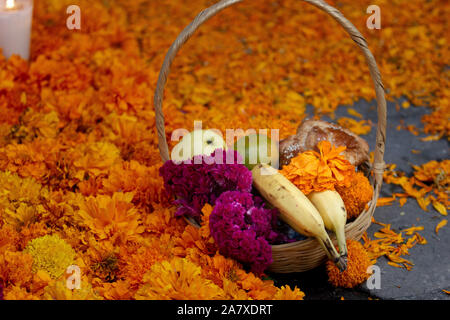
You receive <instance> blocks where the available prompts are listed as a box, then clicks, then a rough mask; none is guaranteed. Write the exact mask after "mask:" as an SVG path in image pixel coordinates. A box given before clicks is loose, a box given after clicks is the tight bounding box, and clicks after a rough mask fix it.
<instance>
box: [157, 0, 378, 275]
mask: <svg viewBox="0 0 450 320" xmlns="http://www.w3.org/2000/svg"><path fill="white" fill-rule="evenodd" d="M241 1H242V0H222V1H219V2H217V3H216V4H214V5H212V6H211V7H209V8H207V9H205V10H203V11H202V12H200V13H199V14H198V15H197V17H196V18H195V19H194V20H193V21H192V22H191V23H190V24H189V25H188V26H187V27H186V28H185V29H184V30H183V31H182V32H181V33H180V34H179V35H178V37H177V38H176V40H175V41H174V42H173V44H172V46H171V47H170V49H169V51H168V52H167V54H166V57H165V60H164V62H163V65H162V67H161V71H160V74H159V78H158V82H157V85H156V90H155V97H154V104H155V117H156V129H157V134H158V142H159V151H160V154H161V158H162V160H163V162H165V161H167V160H169V150H168V145H167V140H166V133H165V127H164V115H163V113H162V97H163V93H164V87H165V84H166V82H167V75H168V73H169V71H170V66H171V65H172V62H173V59H174V58H175V56H176V54H177V53H178V51H179V50H180V48H181V47H182V45H183V44H184V43H185V42H186V41H187V40H188V39H189V38H190V37H191V36H192V34H193V33H194V32H195V31H196V30H197V28H198V27H199V26H200V25H202V24H203V23H204V22H205V21H207V20H208V19H210V18H211V17H212V16H214V15H215V14H217V13H219V12H220V11H222V10H223V9H225V8H227V7H229V6H231V5H233V4H235V3H239V2H241ZM303 1H305V2H307V3H310V4H312V5H314V6H316V7H317V8H319V9H321V10H323V11H325V12H326V13H328V14H329V15H331V16H332V17H333V18H334V19H335V20H336V21H337V22H338V23H339V24H341V25H342V27H343V28H344V29H345V30H346V31H347V32H348V34H349V35H350V37H351V38H352V39H353V40H354V41H355V42H356V44H357V45H358V46H359V48H360V49H361V50H362V52H363V54H364V56H365V58H366V62H367V64H368V66H369V70H370V75H371V77H372V80H373V83H374V87H375V92H376V100H377V108H378V124H377V134H376V145H375V150H374V162H373V163H372V164H371V165H370V168H369V169H368V170H369V172H370V173H371V183H372V186H373V188H374V193H373V197H372V200H371V201H370V202H369V206H368V209H367V210H365V211H364V212H363V213H361V214H360V215H359V217H358V218H357V219H356V220H354V221H353V222H351V223H348V224H347V225H346V227H345V233H346V237H347V239H354V240H359V239H360V238H361V236H362V235H363V233H364V232H365V231H366V230H367V228H368V227H369V226H370V224H371V222H372V216H373V213H374V211H375V207H376V203H377V199H378V195H379V192H380V188H381V184H382V182H383V171H384V168H385V163H384V161H383V156H384V148H385V141H386V140H385V131H386V100H385V96H384V88H383V84H382V82H381V77H380V73H379V70H378V67H377V64H376V62H375V59H374V57H373V55H372V53H371V52H370V50H369V49H368V47H367V43H366V40H365V39H364V37H363V36H362V35H361V33H360V32H359V31H358V30H357V29H356V28H355V27H354V26H353V24H352V23H351V22H349V21H348V20H347V19H346V18H345V17H344V16H343V15H342V14H341V13H340V12H339V11H338V10H337V9H335V8H334V7H332V6H330V5H328V4H327V3H325V2H324V1H323V0H303ZM187 220H188V222H189V223H191V224H193V225H197V224H196V222H195V221H193V220H189V219H187ZM197 226H198V225H197ZM331 239H332V240H333V241H334V242H335V243H336V239H335V238H334V236H333V235H331ZM272 256H273V263H272V264H271V265H270V267H269V269H268V271H270V272H275V273H290V272H303V271H307V270H310V269H313V268H315V267H317V266H319V265H321V264H322V263H324V262H325V261H326V260H327V256H326V254H325V252H324V250H323V249H322V248H321V247H320V245H319V243H318V242H317V240H316V239H313V238H308V239H306V240H302V241H296V242H292V243H287V244H281V245H273V246H272Z"/></svg>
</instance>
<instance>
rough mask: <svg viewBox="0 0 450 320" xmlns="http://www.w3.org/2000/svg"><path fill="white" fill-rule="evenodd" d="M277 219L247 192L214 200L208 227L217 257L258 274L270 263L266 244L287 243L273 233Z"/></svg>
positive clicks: (274, 212) (227, 194)
mask: <svg viewBox="0 0 450 320" xmlns="http://www.w3.org/2000/svg"><path fill="white" fill-rule="evenodd" d="M277 215H278V211H277V210H276V209H267V208H264V202H263V200H262V199H261V198H258V197H253V195H252V194H251V193H249V192H240V191H228V192H224V193H222V195H221V196H220V197H219V198H218V199H217V201H216V204H215V207H214V209H213V211H212V213H211V215H210V217H209V227H210V230H211V235H212V237H213V238H214V240H215V242H216V243H217V245H218V247H219V251H220V252H221V254H223V255H225V256H228V257H232V258H234V259H236V260H238V261H240V262H241V263H243V264H245V265H249V266H250V268H251V271H252V272H254V273H256V274H261V273H262V272H263V271H264V270H265V269H266V268H267V267H268V266H269V265H270V264H271V263H272V248H271V246H270V244H275V243H280V242H284V241H286V240H287V237H286V236H284V235H282V234H281V233H278V232H277V231H276V228H277Z"/></svg>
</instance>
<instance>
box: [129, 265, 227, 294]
mask: <svg viewBox="0 0 450 320" xmlns="http://www.w3.org/2000/svg"><path fill="white" fill-rule="evenodd" d="M144 282H145V284H144V285H143V286H142V287H141V288H140V289H139V290H138V292H137V293H136V295H135V298H136V299H137V300H145V299H150V300H171V299H175V300H212V299H223V298H224V297H225V294H224V292H223V290H222V289H221V288H220V287H218V286H217V285H215V284H214V283H213V282H212V281H211V280H208V279H205V278H204V277H202V275H201V268H200V267H199V266H197V265H195V264H193V263H192V262H190V261H189V260H187V259H184V258H174V259H172V260H170V261H167V260H166V261H162V262H158V263H155V264H154V265H153V266H152V267H151V268H150V270H149V271H148V272H147V273H146V274H145V276H144Z"/></svg>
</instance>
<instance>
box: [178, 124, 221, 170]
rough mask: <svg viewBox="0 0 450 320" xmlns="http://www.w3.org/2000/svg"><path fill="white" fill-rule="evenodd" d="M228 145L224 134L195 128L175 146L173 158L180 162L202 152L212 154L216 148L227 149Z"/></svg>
mask: <svg viewBox="0 0 450 320" xmlns="http://www.w3.org/2000/svg"><path fill="white" fill-rule="evenodd" d="M226 147H227V145H226V143H225V141H224V140H223V138H222V136H221V135H220V134H218V133H217V132H216V131H214V130H194V131H191V132H189V133H188V134H187V135H185V136H184V137H183V138H182V139H181V140H180V142H178V144H177V145H176V146H175V147H173V149H172V154H171V159H172V160H174V161H178V162H180V161H184V160H188V159H191V158H192V157H194V156H197V155H200V154H205V155H210V154H211V153H213V152H214V150H216V149H224V150H226Z"/></svg>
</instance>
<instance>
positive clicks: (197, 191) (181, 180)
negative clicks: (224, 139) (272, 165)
mask: <svg viewBox="0 0 450 320" xmlns="http://www.w3.org/2000/svg"><path fill="white" fill-rule="evenodd" d="M227 157H228V160H229V159H234V161H233V163H229V162H230V161H227ZM217 159H218V160H217ZM241 162H242V158H241V156H240V155H239V153H238V152H237V151H234V150H228V151H224V150H222V149H217V150H215V151H214V152H213V153H212V154H211V155H209V156H206V155H200V156H195V157H194V158H193V159H192V160H191V161H189V163H176V162H174V161H172V160H169V161H166V162H165V163H164V165H163V166H162V167H161V168H160V171H159V172H160V175H161V176H162V177H163V179H164V188H165V190H166V191H167V192H169V193H170V194H171V195H172V196H174V197H175V198H176V200H175V201H174V203H175V204H177V205H178V210H177V212H176V213H175V215H176V216H181V215H187V216H190V217H194V218H198V217H199V216H200V214H201V209H202V208H203V206H204V205H205V204H206V203H209V204H211V205H214V204H215V201H216V199H217V198H218V197H219V196H220V195H221V194H222V193H223V192H225V191H232V190H237V191H245V192H250V190H251V188H252V173H251V172H250V171H249V170H248V169H247V168H246V167H245V166H244V165H243V164H240V163H241ZM197 163H198V164H197Z"/></svg>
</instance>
